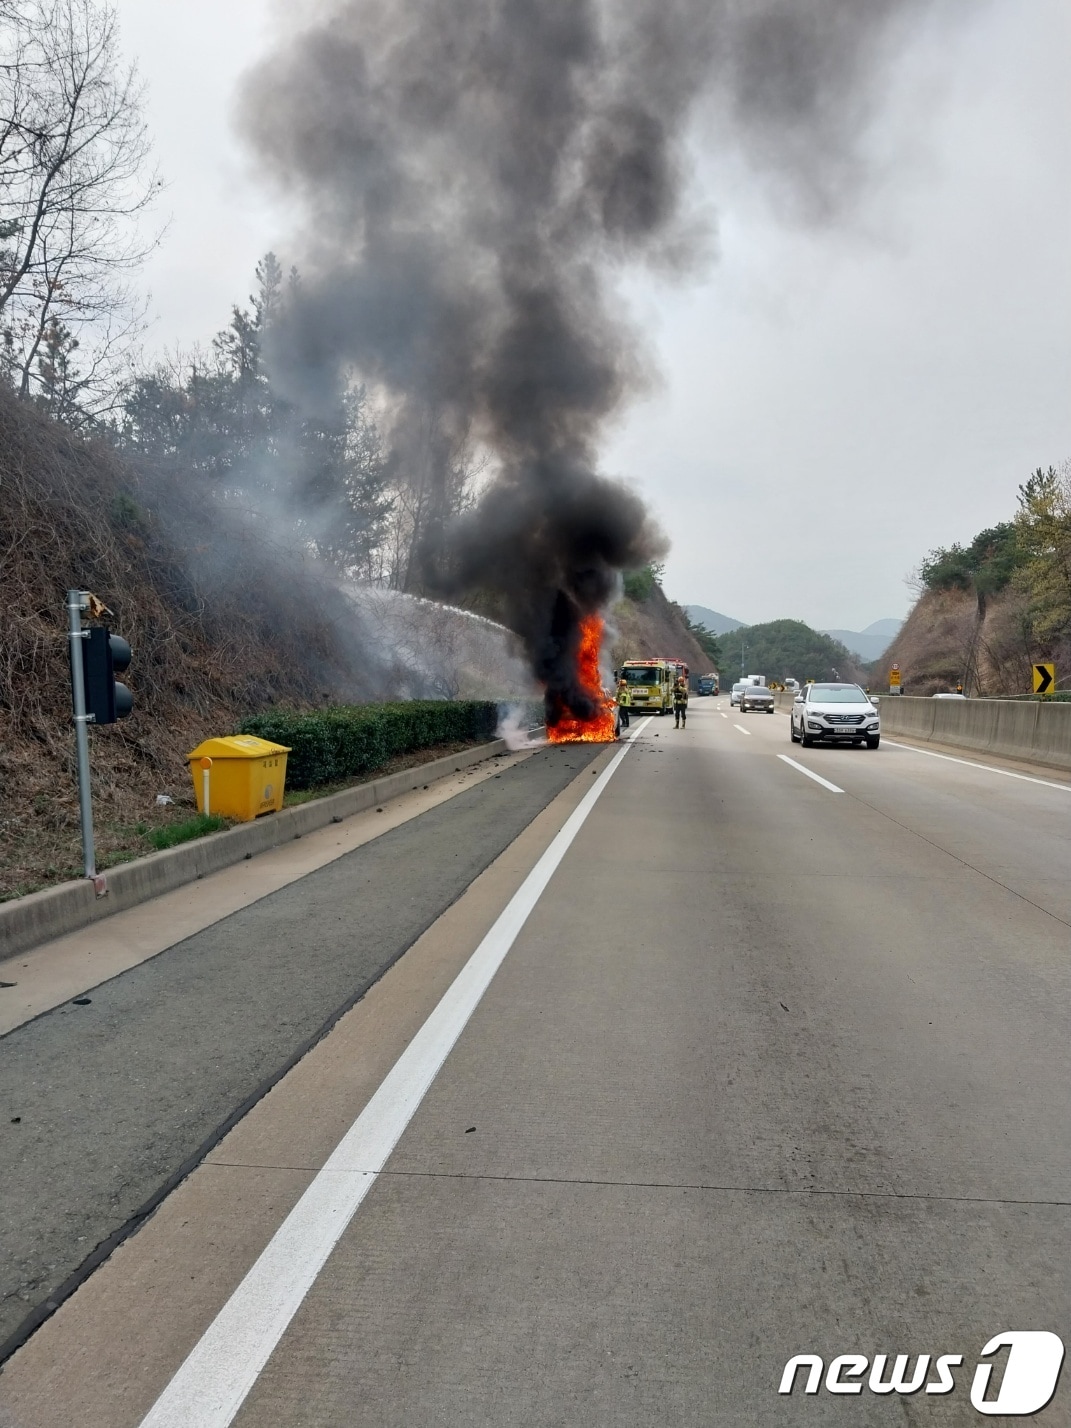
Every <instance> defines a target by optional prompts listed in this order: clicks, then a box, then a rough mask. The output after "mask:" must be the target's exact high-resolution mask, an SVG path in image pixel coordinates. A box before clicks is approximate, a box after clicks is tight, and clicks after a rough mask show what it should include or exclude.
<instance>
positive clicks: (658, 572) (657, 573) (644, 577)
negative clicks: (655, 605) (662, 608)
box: [623, 561, 666, 605]
mask: <svg viewBox="0 0 1071 1428" xmlns="http://www.w3.org/2000/svg"><path fill="white" fill-rule="evenodd" d="M665 569H666V567H665V566H664V565H662V564H660V563H659V562H657V561H652V562H651V563H650V564H649V565H645V566H643V568H642V569H640V570H626V571H625V573H624V577H623V580H624V594H625V599H626V600H631V601H632V603H633V604H634V605H642V604H643V602H644V601H645V600H649V599H650V598H651V596H652V594H653V593H654V588H655V586H656V585H658V586H661V584H662V577H663V575H664V574H665Z"/></svg>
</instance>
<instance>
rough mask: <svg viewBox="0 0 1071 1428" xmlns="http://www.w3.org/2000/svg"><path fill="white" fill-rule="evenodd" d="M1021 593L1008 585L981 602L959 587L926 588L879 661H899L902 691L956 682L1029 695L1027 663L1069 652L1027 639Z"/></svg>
mask: <svg viewBox="0 0 1071 1428" xmlns="http://www.w3.org/2000/svg"><path fill="white" fill-rule="evenodd" d="M1029 632H1030V621H1029V619H1028V616H1027V601H1026V597H1025V596H1024V595H1022V594H1021V593H1019V592H1018V591H1017V590H1015V589H1013V588H1011V587H1009V588H1007V589H1005V590H1003V591H1001V592H1000V593H999V594H997V595H991V596H990V597H989V598H988V600H987V601H986V602H985V607H984V617H983V618H980V615H979V606H978V602H977V600H976V598H975V596H974V595H973V594H971V593H970V592H968V591H963V590H927V591H925V592H924V593H923V594H922V595H921V596H920V597H919V599H918V601H917V602H916V604H915V606H914V608H913V609H912V611H911V613H910V615H909V616H908V617H907V620H906V621H905V623H904V626H903V628H902V629H901V631H900V633H899V634H898V635H897V637H896V639H895V640H894V641H893V643H892V644H891V646H890V647H889V650H888V652H887V654H886V656H885V658H884V659H883V660H882V665H883V668H882V669H881V671H880V677H881V679H884V677H885V673H886V667H888V666H891V665H892V664H894V663H895V664H899V666H900V670H901V676H902V679H903V692H904V693H905V694H919V695H923V696H926V695H931V694H936V693H939V692H942V691H949V690H954V689H955V688H956V686H957V685H958V684H962V685H963V687H964V689H965V691H966V692H967V693H968V694H971V695H974V696H977V697H986V696H988V697H990V698H994V697H998V696H1004V697H1006V696H1011V695H1016V694H1029V693H1030V691H1031V664H1032V662H1033V661H1034V660H1035V659H1056V661H1057V663H1058V664H1061V665H1062V664H1066V662H1067V660H1068V659H1069V657H1071V651H1068V650H1066V649H1062V650H1041V649H1039V648H1037V647H1036V646H1035V645H1034V643H1033V642H1032V641H1031V639H1030V633H1029Z"/></svg>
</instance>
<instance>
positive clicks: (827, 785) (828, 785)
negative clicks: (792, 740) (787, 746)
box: [777, 754, 844, 793]
mask: <svg viewBox="0 0 1071 1428" xmlns="http://www.w3.org/2000/svg"><path fill="white" fill-rule="evenodd" d="M777 757H778V758H779V759H780V760H781V762H782V763H786V764H791V765H792V767H793V768H794V769H799V771H800V773H801V774H806V775H807V777H808V778H813V779H814V781H815V783H820V784H821V785H822V787H823V788H828V789H829V791H830V793H843V792H844V790H843V789H842V788H838V787H837V785H836V784H835V783H830V781H829V779H827V778H823V777H822V775H821V774H816V773H815V772H814V770H813V769H809V768H805V767H804V765H803V764H798V763H797V762H796V760H795V759H790V758H789V756H788V755H787V754H778V755H777Z"/></svg>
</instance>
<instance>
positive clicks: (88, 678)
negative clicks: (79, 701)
mask: <svg viewBox="0 0 1071 1428" xmlns="http://www.w3.org/2000/svg"><path fill="white" fill-rule="evenodd" d="M129 664H130V646H129V645H128V644H127V642H126V640H124V639H121V638H120V636H119V635H113V634H112V633H111V631H110V630H108V629H105V628H104V626H102V625H98V626H96V627H95V628H94V629H91V630H87V631H86V632H85V636H84V638H83V640H82V669H83V672H84V674H85V689H86V713H87V714H91V715H92V716H93V722H94V724H114V723H115V721H116V720H117V719H125V718H126V716H127V715H128V714H129V713H130V711H131V710H132V709H133V707H134V696H133V695H132V694H131V693H130V690H129V689H127V687H126V685H125V684H120V683H119V681H118V680H117V679H116V677H115V676H116V675H117V674H122V673H123V671H124V670H125V669H126V668H127V666H128V665H129Z"/></svg>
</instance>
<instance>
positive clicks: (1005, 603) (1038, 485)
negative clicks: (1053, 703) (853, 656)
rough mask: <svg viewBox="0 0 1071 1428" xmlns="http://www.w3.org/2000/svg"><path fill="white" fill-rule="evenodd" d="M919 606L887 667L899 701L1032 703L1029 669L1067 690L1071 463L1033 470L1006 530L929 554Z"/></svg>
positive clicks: (1070, 680) (1070, 678)
mask: <svg viewBox="0 0 1071 1428" xmlns="http://www.w3.org/2000/svg"><path fill="white" fill-rule="evenodd" d="M916 581H917V585H918V588H919V598H918V600H917V602H916V604H915V606H914V608H913V610H912V611H911V614H910V615H909V616H908V619H907V621H906V622H905V624H904V627H903V629H902V630H901V631H900V634H899V635H898V636H897V638H896V640H895V641H894V642H893V644H892V646H891V648H890V650H889V653H888V656H887V661H888V662H892V661H896V662H897V663H899V665H900V667H901V670H902V673H903V677H904V690H905V693H911V694H923V695H928V694H932V693H936V692H939V691H942V690H949V689H955V688H956V687H957V686H958V685H961V686H962V687H963V689H964V691H965V692H966V693H968V694H973V695H980V696H985V695H990V696H1003V697H1012V696H1023V697H1027V696H1029V695H1030V693H1031V689H1032V681H1031V669H1032V666H1033V665H1034V664H1035V663H1039V662H1045V663H1053V664H1055V665H1056V671H1057V683H1058V686H1062V687H1063V690H1064V691H1066V689H1067V687H1068V686H1071V462H1069V463H1065V464H1064V465H1063V466H1062V467H1060V468H1059V469H1057V468H1055V467H1053V466H1049V467H1048V468H1043V467H1039V468H1038V469H1037V470H1035V471H1034V473H1033V474H1032V475H1031V476H1030V477H1029V478H1028V479H1027V480H1026V481H1025V482H1024V483H1023V484H1022V485H1021V486H1020V487H1019V490H1018V509H1017V510H1016V512H1015V515H1014V517H1013V519H1012V520H1010V521H1006V522H1002V523H1000V524H999V525H996V526H993V527H990V528H988V529H986V530H983V531H980V532H979V533H978V534H977V535H976V536H975V537H974V538H973V539H972V540H971V541H969V542H967V543H966V544H959V543H954V544H953V545H951V546H947V547H938V548H937V549H935V550H931V551H930V552H929V554H928V555H927V556H926V557H925V558H924V559H923V560H922V562H921V563H920V565H919V568H918V571H917V573H916Z"/></svg>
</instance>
